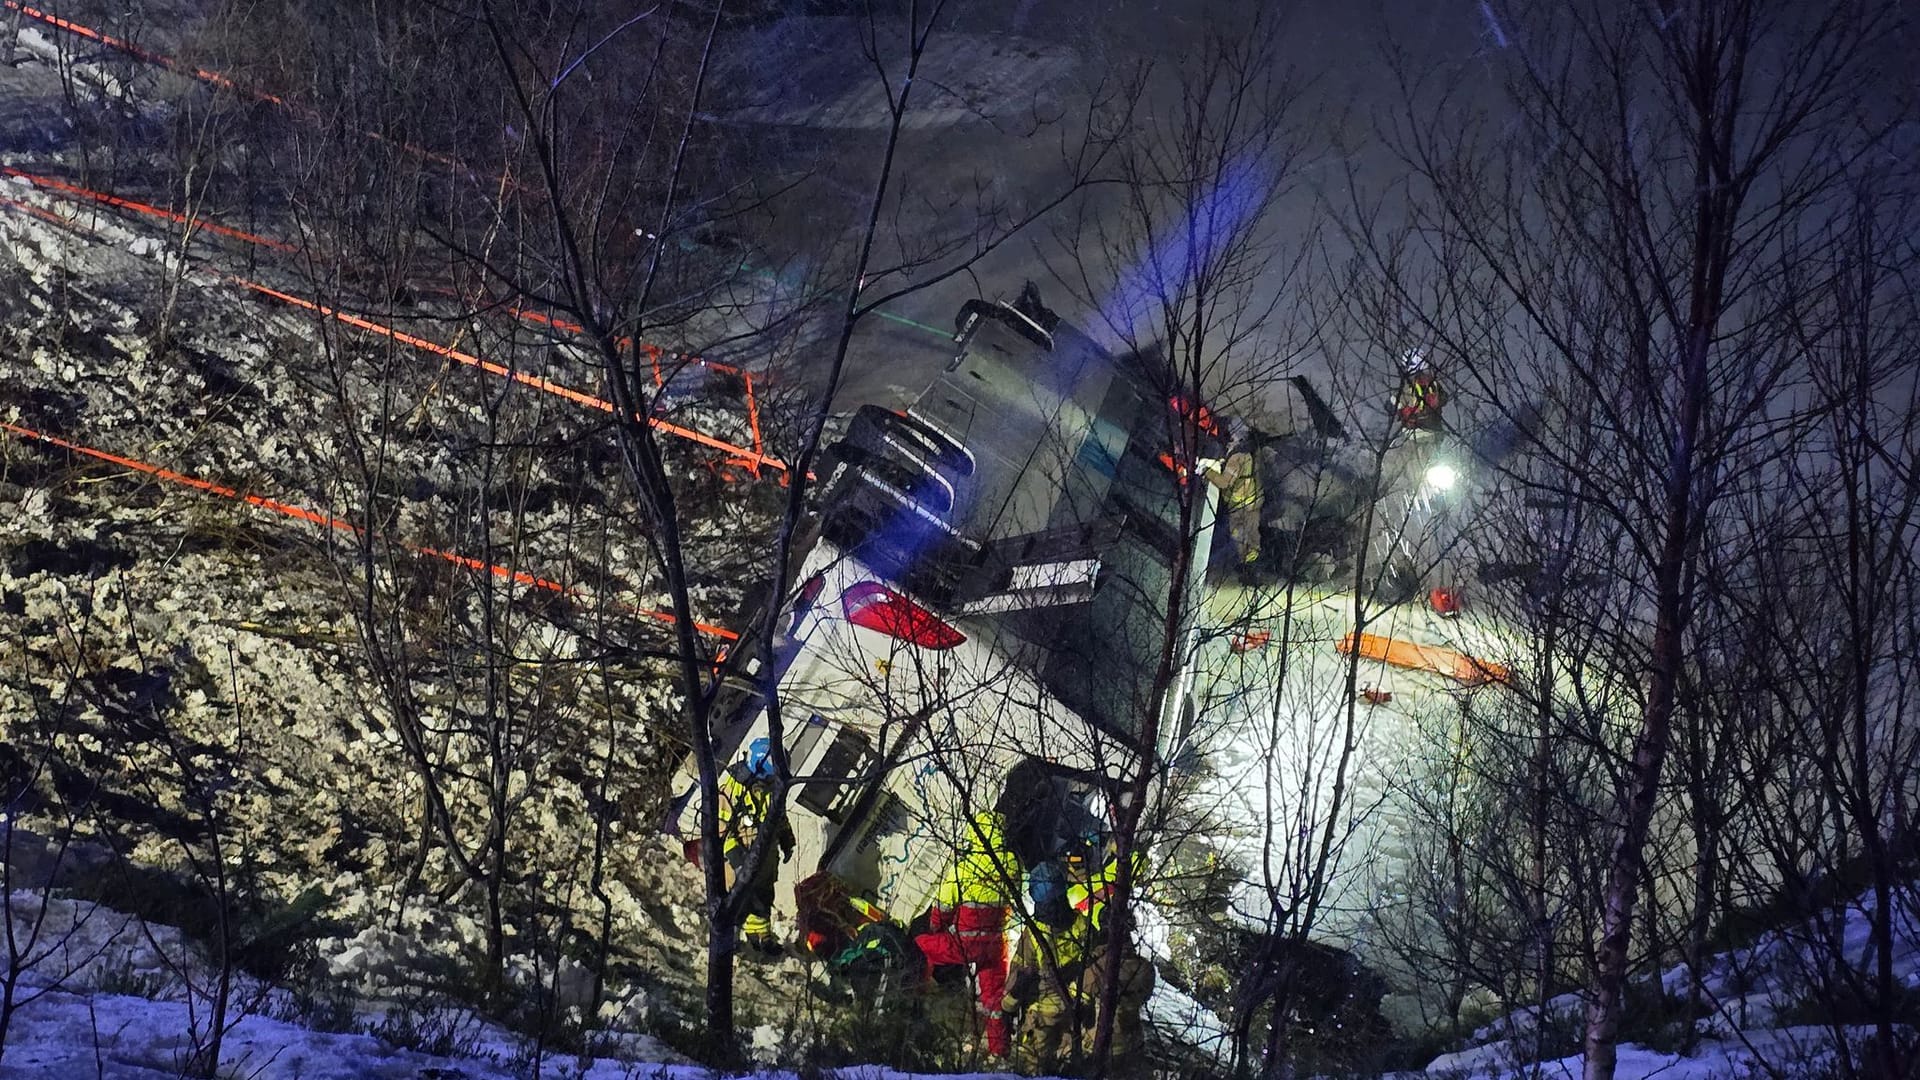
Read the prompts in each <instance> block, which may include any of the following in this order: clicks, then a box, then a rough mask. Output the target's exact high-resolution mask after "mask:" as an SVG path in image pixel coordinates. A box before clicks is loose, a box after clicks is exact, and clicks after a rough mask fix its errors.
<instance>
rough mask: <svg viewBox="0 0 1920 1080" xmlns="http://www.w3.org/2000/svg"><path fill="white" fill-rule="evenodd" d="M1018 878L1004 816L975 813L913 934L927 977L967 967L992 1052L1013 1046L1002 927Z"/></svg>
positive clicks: (997, 1053) (1003, 1053)
mask: <svg viewBox="0 0 1920 1080" xmlns="http://www.w3.org/2000/svg"><path fill="white" fill-rule="evenodd" d="M1020 880H1021V873H1020V863H1019V861H1018V860H1016V859H1015V858H1014V855H1013V852H1012V851H1010V850H1008V848H1007V839H1006V819H1005V818H1004V817H1002V816H1001V815H1000V814H997V813H994V812H992V811H988V812H986V813H981V814H976V815H974V818H973V820H972V822H970V823H969V825H968V828H967V829H966V831H965V834H964V835H963V836H962V837H961V838H960V844H959V851H958V852H957V853H956V858H955V860H954V864H953V868H952V869H951V870H949V871H947V876H946V877H945V878H944V879H942V880H941V882H940V888H939V889H938V890H937V891H936V892H935V893H934V895H933V907H932V908H931V909H929V910H928V912H927V927H928V930H927V932H926V933H924V934H921V935H919V936H918V937H916V938H914V939H913V943H914V944H915V945H917V946H919V948H920V951H921V953H922V954H924V955H925V956H926V958H927V971H926V977H927V978H928V979H932V978H933V972H934V969H936V968H942V967H951V966H958V967H967V968H971V969H972V972H973V978H974V984H975V989H976V990H977V991H978V994H979V1002H980V1004H979V1009H980V1013H981V1015H982V1016H983V1017H985V1019H986V1022H985V1028H986V1037H987V1053H989V1054H992V1055H993V1056H995V1057H1006V1056H1007V1053H1008V1051H1009V1050H1010V1049H1011V1046H1012V1040H1011V1038H1010V1034H1009V1032H1008V1030H1007V1016H1006V1013H1005V1012H1004V1011H1003V1006H1004V1003H1005V1001H1006V997H1007V935H1006V929H1007V915H1008V913H1009V911H1010V910H1011V908H1012V901H1013V890H1014V889H1016V888H1018V887H1019V883H1020Z"/></svg>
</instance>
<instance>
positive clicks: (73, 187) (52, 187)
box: [0, 165, 294, 251]
mask: <svg viewBox="0 0 1920 1080" xmlns="http://www.w3.org/2000/svg"><path fill="white" fill-rule="evenodd" d="M0 176H11V177H18V178H19V179H22V180H25V181H26V182H27V183H29V184H32V185H33V186H35V187H42V188H46V189H47V190H49V191H56V192H59V193H60V194H62V195H68V196H72V197H74V198H79V199H91V200H93V201H94V202H97V203H102V204H104V205H106V206H111V207H115V208H116V209H121V210H132V211H134V212H135V213H140V214H146V215H148V216H149V217H158V218H165V219H166V220H168V221H171V222H173V223H175V224H176V225H191V226H193V227H194V228H196V229H205V230H206V231H207V232H210V233H218V234H219V235H221V236H230V237H232V238H234V239H236V240H245V241H246V242H247V243H249V244H258V245H260V246H261V247H268V248H272V249H273V250H275V251H293V250H294V246H293V245H292V244H289V243H287V242H285V241H283V240H275V239H272V238H270V237H266V236H261V235H259V234H257V233H250V232H243V231H241V230H239V229H234V228H229V227H228V226H225V225H222V224H220V223H219V222H217V221H213V220H211V219H209V218H205V217H200V218H189V217H188V216H187V215H185V214H182V213H180V212H179V211H176V210H167V209H164V208H162V207H158V206H153V205H151V204H149V203H143V202H135V201H134V200H132V199H123V198H121V197H120V196H118V195H109V194H107V193H106V192H104V191H92V190H89V189H87V188H83V187H80V186H79V185H77V184H69V183H67V182H66V181H65V180H55V179H54V178H53V177H51V176H36V175H35V174H33V173H29V172H22V171H20V170H19V169H16V168H13V167H11V166H4V165H0Z"/></svg>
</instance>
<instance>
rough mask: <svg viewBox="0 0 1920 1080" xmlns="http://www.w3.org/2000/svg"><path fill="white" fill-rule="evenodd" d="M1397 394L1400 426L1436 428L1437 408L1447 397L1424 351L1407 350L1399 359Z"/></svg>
mask: <svg viewBox="0 0 1920 1080" xmlns="http://www.w3.org/2000/svg"><path fill="white" fill-rule="evenodd" d="M1400 374H1401V383H1400V397H1399V399H1398V401H1397V402H1396V405H1397V410H1396V415H1397V416H1398V417H1399V418H1400V426H1401V427H1404V428H1406V429H1407V430H1408V431H1439V430H1440V407H1441V406H1442V405H1444V404H1445V403H1446V396H1445V394H1443V393H1442V392H1441V390H1440V379H1439V376H1438V374H1437V373H1436V372H1435V371H1434V370H1433V366H1432V365H1431V364H1429V363H1427V354H1426V353H1425V352H1424V351H1423V350H1420V349H1408V350H1407V353H1406V355H1405V356H1402V357H1401V358H1400Z"/></svg>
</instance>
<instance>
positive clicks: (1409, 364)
mask: <svg viewBox="0 0 1920 1080" xmlns="http://www.w3.org/2000/svg"><path fill="white" fill-rule="evenodd" d="M1400 370H1401V372H1402V373H1404V374H1407V375H1418V374H1420V373H1421V372H1423V371H1425V370H1427V350H1425V349H1420V348H1413V349H1408V350H1407V351H1406V352H1403V353H1401V354H1400Z"/></svg>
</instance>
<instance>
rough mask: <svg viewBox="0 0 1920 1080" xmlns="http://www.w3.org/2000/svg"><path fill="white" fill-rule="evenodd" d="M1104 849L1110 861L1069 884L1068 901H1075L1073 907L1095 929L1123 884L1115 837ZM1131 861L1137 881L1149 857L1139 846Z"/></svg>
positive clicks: (1097, 928) (1098, 926)
mask: <svg viewBox="0 0 1920 1080" xmlns="http://www.w3.org/2000/svg"><path fill="white" fill-rule="evenodd" d="M1103 853H1104V854H1105V855H1106V857H1107V861H1106V862H1105V864H1103V865H1102V866H1101V867H1100V869H1098V870H1095V871H1094V872H1093V873H1091V874H1088V875H1087V876H1086V879H1085V880H1083V881H1078V882H1075V883H1074V884H1073V885H1070V886H1068V887H1067V902H1068V903H1070V904H1072V905H1073V910H1075V911H1077V912H1079V913H1080V914H1081V915H1082V916H1083V917H1085V918H1086V920H1087V924H1088V925H1089V926H1091V927H1092V928H1093V929H1095V930H1099V929H1100V928H1101V927H1102V925H1103V923H1104V920H1105V913H1106V909H1107V901H1108V900H1110V899H1112V898H1113V894H1114V891H1115V890H1117V889H1118V888H1119V887H1120V853H1119V852H1118V851H1117V850H1116V849H1115V847H1114V844H1113V841H1111V840H1109V841H1107V843H1106V846H1105V848H1104V849H1103ZM1131 861H1132V863H1133V880H1134V881H1135V882H1138V881H1139V880H1140V876H1141V875H1142V874H1144V873H1145V872H1146V869H1147V857H1146V855H1145V854H1144V853H1142V852H1140V851H1137V850H1136V851H1135V852H1134V853H1133V858H1132V860H1131Z"/></svg>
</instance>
